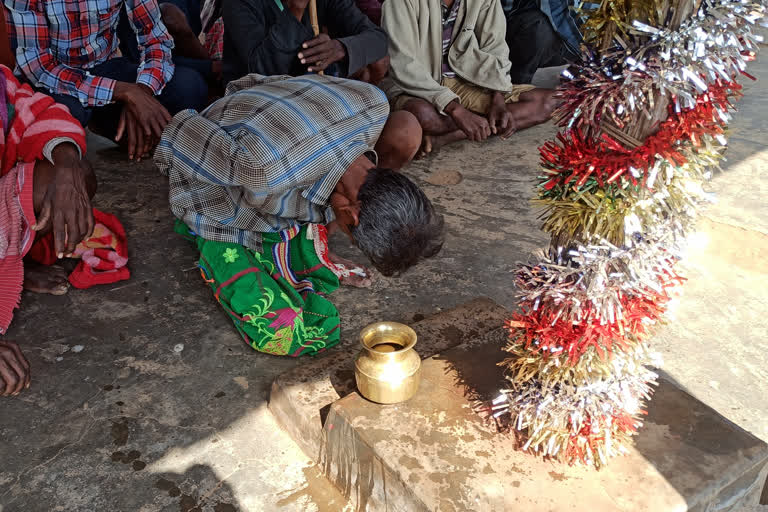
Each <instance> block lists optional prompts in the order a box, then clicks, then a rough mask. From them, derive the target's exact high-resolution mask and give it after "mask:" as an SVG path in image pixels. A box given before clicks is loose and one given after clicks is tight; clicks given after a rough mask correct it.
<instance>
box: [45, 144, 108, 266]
mask: <svg viewBox="0 0 768 512" xmlns="http://www.w3.org/2000/svg"><path fill="white" fill-rule="evenodd" d="M51 156H52V157H53V161H54V164H53V178H52V179H51V181H50V183H49V184H48V186H47V187H46V189H45V193H44V195H43V203H42V206H41V208H40V213H39V214H38V215H37V223H36V224H35V225H34V226H33V227H32V229H33V230H35V231H44V230H46V229H47V228H49V227H53V240H54V248H55V251H56V255H57V256H58V257H59V258H63V257H64V256H69V255H71V254H72V253H73V252H74V251H75V247H77V244H79V243H80V242H81V241H83V240H84V239H86V238H88V237H90V236H91V233H92V232H93V209H92V207H91V199H90V197H89V196H88V187H87V185H86V174H87V173H88V169H87V167H86V166H87V165H88V164H87V163H86V162H84V161H83V160H81V158H80V154H79V153H78V152H77V149H76V148H75V147H74V146H73V145H72V144H69V143H64V144H59V145H58V146H56V147H55V148H54V150H53V154H52V155H51ZM40 165H49V164H48V162H41V163H40Z"/></svg>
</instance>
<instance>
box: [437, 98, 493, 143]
mask: <svg viewBox="0 0 768 512" xmlns="http://www.w3.org/2000/svg"><path fill="white" fill-rule="evenodd" d="M445 112H446V113H447V114H448V115H449V116H451V118H452V119H453V121H454V122H455V123H456V126H458V127H459V130H461V131H463V132H464V133H466V134H467V139H469V140H471V141H475V142H477V141H481V140H485V139H487V138H488V137H489V136H490V135H491V127H490V126H489V125H488V121H487V120H486V119H485V118H484V117H481V116H479V115H477V114H475V113H473V112H470V111H469V110H467V109H465V108H464V107H462V106H461V104H460V103H459V102H458V101H456V100H453V101H452V102H451V103H449V104H448V106H447V107H445Z"/></svg>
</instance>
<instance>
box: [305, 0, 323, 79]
mask: <svg viewBox="0 0 768 512" xmlns="http://www.w3.org/2000/svg"><path fill="white" fill-rule="evenodd" d="M309 23H310V24H311V25H312V32H314V34H315V37H317V36H319V35H320V24H319V23H318V22H317V0H309ZM317 74H318V75H322V74H324V73H323V72H322V70H321V71H318V72H317Z"/></svg>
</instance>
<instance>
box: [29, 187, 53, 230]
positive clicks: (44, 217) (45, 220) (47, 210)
mask: <svg viewBox="0 0 768 512" xmlns="http://www.w3.org/2000/svg"><path fill="white" fill-rule="evenodd" d="M36 220H37V222H36V223H35V225H34V226H32V230H33V231H43V230H44V229H47V228H48V224H50V222H51V199H50V198H49V197H48V192H47V191H46V193H45V196H44V197H43V207H42V209H41V210H40V213H39V214H38V215H37V219H36Z"/></svg>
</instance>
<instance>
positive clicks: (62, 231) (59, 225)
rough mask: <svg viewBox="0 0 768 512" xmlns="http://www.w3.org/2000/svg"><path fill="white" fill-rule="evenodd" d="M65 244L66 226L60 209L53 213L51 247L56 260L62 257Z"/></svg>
mask: <svg viewBox="0 0 768 512" xmlns="http://www.w3.org/2000/svg"><path fill="white" fill-rule="evenodd" d="M66 242H67V224H66V222H65V220H64V214H63V212H62V211H61V210H60V209H57V210H56V211H54V212H53V247H54V250H55V251H56V257H57V258H63V257H64V250H65V249H66V246H67V244H66Z"/></svg>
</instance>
